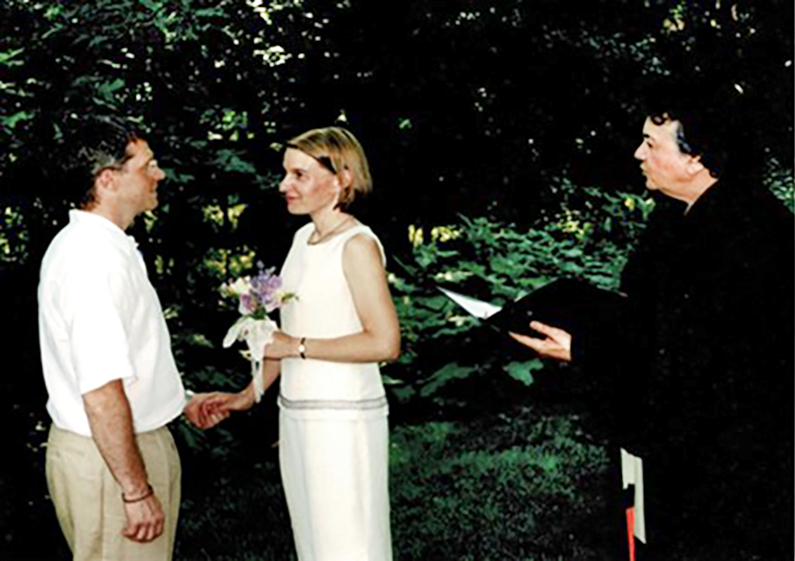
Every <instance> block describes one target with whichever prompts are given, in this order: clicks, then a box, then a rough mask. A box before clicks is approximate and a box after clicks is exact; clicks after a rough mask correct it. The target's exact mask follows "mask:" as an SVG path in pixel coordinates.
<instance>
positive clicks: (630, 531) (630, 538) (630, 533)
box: [627, 507, 635, 561]
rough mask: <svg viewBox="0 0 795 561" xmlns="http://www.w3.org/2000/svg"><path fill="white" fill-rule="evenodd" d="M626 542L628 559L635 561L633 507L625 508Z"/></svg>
mask: <svg viewBox="0 0 795 561" xmlns="http://www.w3.org/2000/svg"><path fill="white" fill-rule="evenodd" d="M627 544H628V545H629V561H635V507H629V508H628V509H627Z"/></svg>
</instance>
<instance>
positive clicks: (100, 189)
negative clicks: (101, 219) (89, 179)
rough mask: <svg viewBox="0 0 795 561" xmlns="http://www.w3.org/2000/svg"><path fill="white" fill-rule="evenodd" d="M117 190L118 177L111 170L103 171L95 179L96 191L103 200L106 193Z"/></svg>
mask: <svg viewBox="0 0 795 561" xmlns="http://www.w3.org/2000/svg"><path fill="white" fill-rule="evenodd" d="M115 190H116V176H115V175H114V173H113V170H112V169H110V168H106V169H103V170H102V171H101V172H99V175H98V176H97V177H96V179H94V191H95V192H96V194H97V198H98V199H101V198H102V197H103V196H104V195H105V194H106V193H108V192H112V191H115Z"/></svg>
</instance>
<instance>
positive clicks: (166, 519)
mask: <svg viewBox="0 0 795 561" xmlns="http://www.w3.org/2000/svg"><path fill="white" fill-rule="evenodd" d="M80 143H81V146H80V147H79V151H78V154H79V156H78V160H79V162H80V166H81V168H82V171H85V172H86V182H85V185H86V186H87V187H88V189H87V191H86V192H85V193H84V194H83V198H82V201H80V205H79V208H80V210H72V211H70V213H69V224H68V225H67V226H66V227H65V228H64V229H63V230H61V231H60V232H59V233H58V235H57V236H56V237H55V238H54V239H53V241H52V242H51V244H50V246H49V248H48V250H47V252H46V254H45V256H44V259H43V261H42V265H41V276H40V283H39V293H38V299H39V336H40V343H41V357H42V367H43V371H44V379H45V383H46V386H47V392H48V394H49V400H48V402H47V411H48V412H49V414H50V416H51V417H52V422H53V424H52V428H51V430H50V437H49V442H48V445H47V460H46V470H47V484H48V487H49V491H50V495H51V497H52V499H53V502H54V503H55V509H56V515H57V517H58V521H59V523H60V525H61V529H62V530H63V532H64V535H65V537H66V540H67V542H68V544H69V547H70V548H71V550H72V553H73V555H74V559H80V560H88V559H103V560H107V559H113V560H129V559H140V560H146V561H156V560H161V559H163V560H165V559H171V556H172V550H173V545H174V536H175V531H176V526H177V516H178V513H179V503H180V473H181V468H180V462H179V457H178V455H177V450H176V447H175V445H174V441H173V439H172V438H171V434H170V433H169V431H168V428H167V427H166V424H167V423H169V422H170V421H172V420H174V419H175V418H176V417H178V416H179V415H180V414H182V413H183V412H184V413H185V414H186V416H187V417H188V418H189V419H190V420H191V422H193V423H194V424H195V425H196V426H199V427H201V428H208V427H210V426H213V425H215V424H217V423H218V422H220V420H222V418H223V417H222V416H220V415H216V416H214V417H207V416H206V415H204V414H203V413H202V412H201V407H200V403H201V401H202V400H203V395H201V394H200V395H196V396H193V397H192V398H191V399H190V400H188V399H187V397H186V392H185V390H184V388H183V386H182V381H181V379H180V375H179V373H178V371H177V367H176V364H175V362H174V358H173V356H172V353H171V344H170V340H169V332H168V328H167V326H166V323H165V319H164V317H163V312H162V309H161V307H160V302H159V300H158V297H157V294H156V293H155V290H154V288H153V287H152V285H151V284H150V282H149V280H148V277H147V273H146V267H145V265H144V261H143V259H142V258H141V254H140V253H139V252H138V250H137V246H136V243H135V241H134V240H133V239H132V238H131V237H129V236H127V235H126V234H125V233H124V230H125V229H126V228H127V227H128V226H130V224H131V223H132V222H133V219H134V218H135V217H136V216H137V215H139V214H140V213H142V212H145V211H148V210H152V209H154V208H155V207H156V206H157V202H158V201H157V186H158V183H159V182H160V181H161V180H163V179H164V178H165V173H164V172H163V170H161V169H160V167H158V165H157V161H156V160H155V159H154V154H153V153H152V150H151V149H150V148H149V145H148V144H147V142H146V141H145V140H143V139H142V138H140V136H139V135H138V134H137V133H136V132H135V131H133V130H131V129H130V128H128V127H127V125H126V124H125V123H123V122H121V121H115V120H110V119H107V120H104V119H96V120H95V121H94V122H92V123H91V124H89V125H87V126H85V127H84V134H83V135H82V137H81V140H80ZM186 402H187V403H186Z"/></svg>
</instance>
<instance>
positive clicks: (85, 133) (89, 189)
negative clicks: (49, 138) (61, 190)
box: [68, 116, 141, 209]
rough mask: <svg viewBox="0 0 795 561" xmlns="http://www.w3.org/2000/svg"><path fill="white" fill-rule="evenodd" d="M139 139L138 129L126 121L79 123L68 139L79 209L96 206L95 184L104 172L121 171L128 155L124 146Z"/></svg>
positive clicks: (101, 119)
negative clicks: (106, 170)
mask: <svg viewBox="0 0 795 561" xmlns="http://www.w3.org/2000/svg"><path fill="white" fill-rule="evenodd" d="M140 139H141V134H140V131H139V129H138V127H137V126H136V125H135V124H134V123H132V122H131V121H129V120H127V119H122V118H119V117H113V116H94V117H88V118H86V119H84V120H82V121H81V122H80V123H79V124H78V125H77V126H76V127H75V129H74V130H73V131H72V134H71V135H70V145H71V150H70V152H71V153H72V155H71V157H70V160H71V161H70V162H69V165H68V167H69V168H70V171H71V172H72V173H71V178H72V182H73V183H74V184H75V189H74V190H75V193H76V194H77V196H76V197H75V198H76V199H77V200H75V201H74V202H76V203H77V204H78V206H79V207H80V208H83V209H88V208H91V207H92V206H93V205H94V204H95V202H96V191H95V189H94V182H95V181H96V178H97V177H98V176H99V174H100V173H102V171H103V170H105V169H121V168H122V166H124V164H125V162H127V160H129V159H130V157H131V155H130V153H129V152H128V151H127V146H128V145H129V144H130V143H131V142H135V141H136V140H140Z"/></svg>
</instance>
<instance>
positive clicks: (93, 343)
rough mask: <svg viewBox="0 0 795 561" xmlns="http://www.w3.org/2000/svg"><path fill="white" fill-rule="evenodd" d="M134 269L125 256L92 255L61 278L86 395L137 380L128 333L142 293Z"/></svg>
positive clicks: (79, 380)
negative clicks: (115, 382)
mask: <svg viewBox="0 0 795 561" xmlns="http://www.w3.org/2000/svg"><path fill="white" fill-rule="evenodd" d="M92 249H93V248H92ZM97 253H99V255H97ZM129 266H130V264H129V259H126V258H125V256H123V255H121V254H119V252H116V251H96V252H94V251H86V252H85V254H83V256H81V257H80V258H78V259H76V260H75V262H74V263H73V266H71V267H70V268H69V270H68V272H67V274H66V275H64V277H63V278H62V279H61V287H60V291H59V299H60V300H61V309H62V312H63V314H64V320H65V328H66V331H67V335H68V338H69V344H70V353H71V359H72V364H73V365H74V369H75V375H76V376H77V383H78V387H79V390H80V393H82V394H85V393H86V392H90V391H92V390H95V389H97V388H99V387H101V386H103V385H105V384H107V383H108V382H111V381H113V380H118V379H124V378H134V377H135V372H134V369H133V366H132V359H131V356H130V347H129V343H128V341H129V337H128V333H129V327H130V321H131V319H132V314H133V308H134V296H135V293H136V292H135V287H134V285H133V283H134V281H133V277H132V275H131V274H130V271H129V270H128V268H129Z"/></svg>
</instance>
